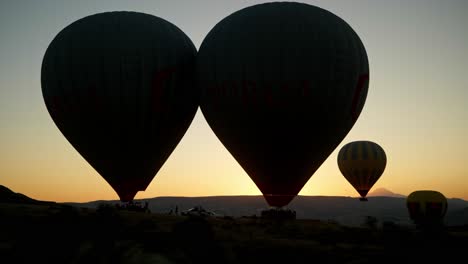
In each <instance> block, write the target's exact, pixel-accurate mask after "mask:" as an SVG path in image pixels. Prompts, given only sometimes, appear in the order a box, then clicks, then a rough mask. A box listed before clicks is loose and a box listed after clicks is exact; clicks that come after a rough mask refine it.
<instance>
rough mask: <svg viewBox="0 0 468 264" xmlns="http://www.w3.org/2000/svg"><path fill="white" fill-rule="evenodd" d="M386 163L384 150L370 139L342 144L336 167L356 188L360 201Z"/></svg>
mask: <svg viewBox="0 0 468 264" xmlns="http://www.w3.org/2000/svg"><path fill="white" fill-rule="evenodd" d="M386 165H387V156H386V155H385V151H384V150H383V148H382V147H381V146H379V145H378V144H377V143H374V142H371V141H354V142H350V143H348V144H346V145H344V146H343V147H342V148H341V150H340V152H339V153H338V167H339V168H340V171H341V173H342V174H343V176H344V177H345V178H346V180H348V182H349V183H351V185H352V186H353V187H354V189H356V191H357V192H358V193H359V195H360V196H361V198H360V200H361V201H367V198H366V196H367V193H368V192H369V190H370V189H371V188H372V186H374V184H375V183H376V182H377V180H378V179H379V178H380V176H381V175H382V173H383V172H384V170H385V166H386Z"/></svg>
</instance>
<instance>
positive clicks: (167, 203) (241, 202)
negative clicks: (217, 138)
mask: <svg viewBox="0 0 468 264" xmlns="http://www.w3.org/2000/svg"><path fill="white" fill-rule="evenodd" d="M136 201H140V202H148V203H149V208H150V210H151V212H153V213H162V214H168V213H175V211H176V209H177V211H178V212H179V213H180V212H182V211H184V210H188V209H189V208H192V207H195V206H202V207H203V208H205V209H207V210H210V211H214V212H216V213H218V214H221V215H228V216H233V217H242V216H253V215H256V216H259V215H260V214H261V212H262V210H265V209H267V208H269V207H268V204H267V203H266V202H265V199H264V198H263V196H261V195H258V196H210V197H156V198H151V199H139V200H136ZM102 203H105V204H118V203H120V202H119V201H117V200H114V201H93V202H88V203H67V204H69V205H74V206H79V207H87V208H97V207H98V206H99V204H102ZM448 204H449V205H448V212H447V215H446V217H445V218H444V219H445V222H446V224H447V225H464V224H468V201H465V200H462V199H448ZM288 207H289V208H290V209H292V210H295V211H296V215H297V218H298V219H317V220H321V221H335V222H338V223H340V224H343V225H348V226H360V225H362V224H363V223H364V221H365V220H366V218H367V216H373V217H375V218H377V219H378V221H379V222H380V223H383V222H393V223H395V224H399V225H412V221H411V219H410V218H409V216H408V211H407V208H406V198H404V197H382V196H375V197H369V201H367V202H360V201H359V199H358V198H354V197H344V196H297V197H296V198H295V199H294V200H293V201H292V202H291V203H290V204H289V206H288Z"/></svg>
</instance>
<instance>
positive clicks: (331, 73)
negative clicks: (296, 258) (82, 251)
mask: <svg viewBox="0 0 468 264" xmlns="http://www.w3.org/2000/svg"><path fill="white" fill-rule="evenodd" d="M197 70H198V77H199V85H200V88H201V101H200V107H201V110H202V112H203V115H204V116H205V118H206V120H207V122H208V124H209V125H210V127H211V128H212V130H213V131H214V133H215V134H216V135H217V137H218V138H219V139H220V141H221V142H222V143H223V144H224V146H225V147H226V148H227V149H228V150H229V152H230V153H231V154H232V155H233V156H234V158H235V159H236V160H237V161H238V163H239V164H240V165H241V166H242V168H243V169H244V170H245V171H246V172H247V174H248V175H249V176H250V177H251V179H252V180H253V181H254V182H255V184H256V185H257V186H258V188H259V189H260V190H261V192H262V193H263V195H264V197H265V199H266V201H267V202H268V204H269V205H270V206H273V207H282V206H285V205H287V204H288V203H289V202H290V201H291V200H292V199H294V197H295V196H296V195H297V194H298V193H299V191H300V190H301V189H302V187H303V186H304V185H305V184H306V182H307V181H308V180H309V178H310V177H311V176H312V175H313V174H314V172H315V171H316V170H317V169H318V168H319V167H320V165H321V164H322V163H323V162H324V161H325V159H326V158H327V157H328V156H329V155H330V154H331V153H332V151H333V150H334V149H335V148H336V147H337V146H338V145H339V143H340V142H341V141H342V140H343V138H344V137H345V136H346V134H347V133H348V132H349V131H350V129H351V128H352V126H353V125H354V123H355V122H356V119H357V118H358V116H359V114H360V113H361V110H362V108H363V106H364V102H365V100H366V96H367V89H368V80H369V64H368V61H367V54H366V50H365V48H364V45H363V44H362V42H361V40H360V39H359V37H358V35H357V34H356V33H355V32H354V30H353V29H352V28H351V27H350V26H349V25H348V24H347V23H346V22H345V21H344V20H342V19H341V18H339V17H338V16H336V15H334V14H332V13H331V12H329V11H326V10H324V9H321V8H318V7H315V6H312V5H308V4H302V3H294V2H275V3H265V4H259V5H254V6H251V7H247V8H245V9H242V10H239V11H237V12H235V13H233V14H231V15H229V16H228V17H226V18H225V19H223V20H222V21H220V22H219V23H218V24H217V25H216V26H215V27H214V28H213V29H212V30H211V31H210V32H209V34H208V35H207V36H206V38H205V39H204V40H203V43H202V44H201V47H200V49H199V52H198V55H197Z"/></svg>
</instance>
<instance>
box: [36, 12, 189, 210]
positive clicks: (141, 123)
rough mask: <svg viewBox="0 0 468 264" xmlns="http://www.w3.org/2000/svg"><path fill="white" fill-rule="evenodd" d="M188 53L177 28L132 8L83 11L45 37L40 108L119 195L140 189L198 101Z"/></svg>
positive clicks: (186, 42) (130, 195)
mask: <svg viewBox="0 0 468 264" xmlns="http://www.w3.org/2000/svg"><path fill="white" fill-rule="evenodd" d="M195 57H196V49H195V47H194V45H193V44H192V42H191V40H190V39H189V38H188V37H187V36H186V35H185V34H184V33H183V32H182V31H181V30H180V29H179V28H177V27H176V26H175V25H173V24H171V23H169V22H168V21H165V20H163V19H161V18H158V17H155V16H152V15H147V14H142V13H135V12H108V13H101V14H96V15H91V16H88V17H85V18H83V19H80V20H78V21H76V22H74V23H72V24H71V25H69V26H67V27H66V28H65V29H63V30H62V31H61V32H60V33H59V34H58V35H57V36H56V37H55V38H54V40H53V41H52V43H50V45H49V47H48V49H47V51H46V53H45V56H44V59H43V63H42V93H43V97H44V101H45V103H46V106H47V109H48V111H49V113H50V115H51V116H52V119H53V120H54V122H55V124H56V125H57V126H58V128H59V129H60V131H61V132H62V133H63V135H64V136H65V137H66V138H67V140H68V141H69V142H70V143H71V144H72V145H73V147H74V148H75V149H76V150H77V151H78V152H79V153H80V154H81V155H82V156H83V157H84V158H85V159H86V160H87V161H88V162H89V163H90V164H91V165H92V166H93V167H94V168H95V169H96V171H97V172H99V174H101V176H102V177H103V178H104V179H105V180H106V181H107V182H108V183H109V184H110V185H111V186H112V187H113V189H114V190H115V191H116V192H117V194H118V195H119V197H120V199H121V200H122V201H130V200H132V199H133V198H134V196H135V194H136V193H137V192H138V191H141V190H145V189H146V187H147V186H148V184H149V183H150V182H151V181H152V179H153V177H154V176H155V174H156V173H157V172H158V170H159V169H160V168H161V166H162V165H163V164H164V162H165V161H166V159H167V158H168V157H169V155H170V154H171V152H172V151H173V150H174V148H175V147H176V146H177V144H178V142H179V141H180V139H181V138H182V136H183V135H184V133H185V131H186V130H187V128H188V127H189V125H190V123H191V121H192V119H193V117H194V115H195V112H196V110H197V106H198V100H197V98H198V94H197V90H196V89H195V86H194V69H195V68H194V67H195Z"/></svg>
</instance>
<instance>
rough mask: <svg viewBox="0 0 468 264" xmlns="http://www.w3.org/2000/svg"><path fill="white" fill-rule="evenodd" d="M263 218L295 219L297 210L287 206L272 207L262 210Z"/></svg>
mask: <svg viewBox="0 0 468 264" xmlns="http://www.w3.org/2000/svg"><path fill="white" fill-rule="evenodd" d="M262 219H270V220H295V219H296V211H294V210H291V209H286V208H270V209H267V210H263V211H262Z"/></svg>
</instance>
